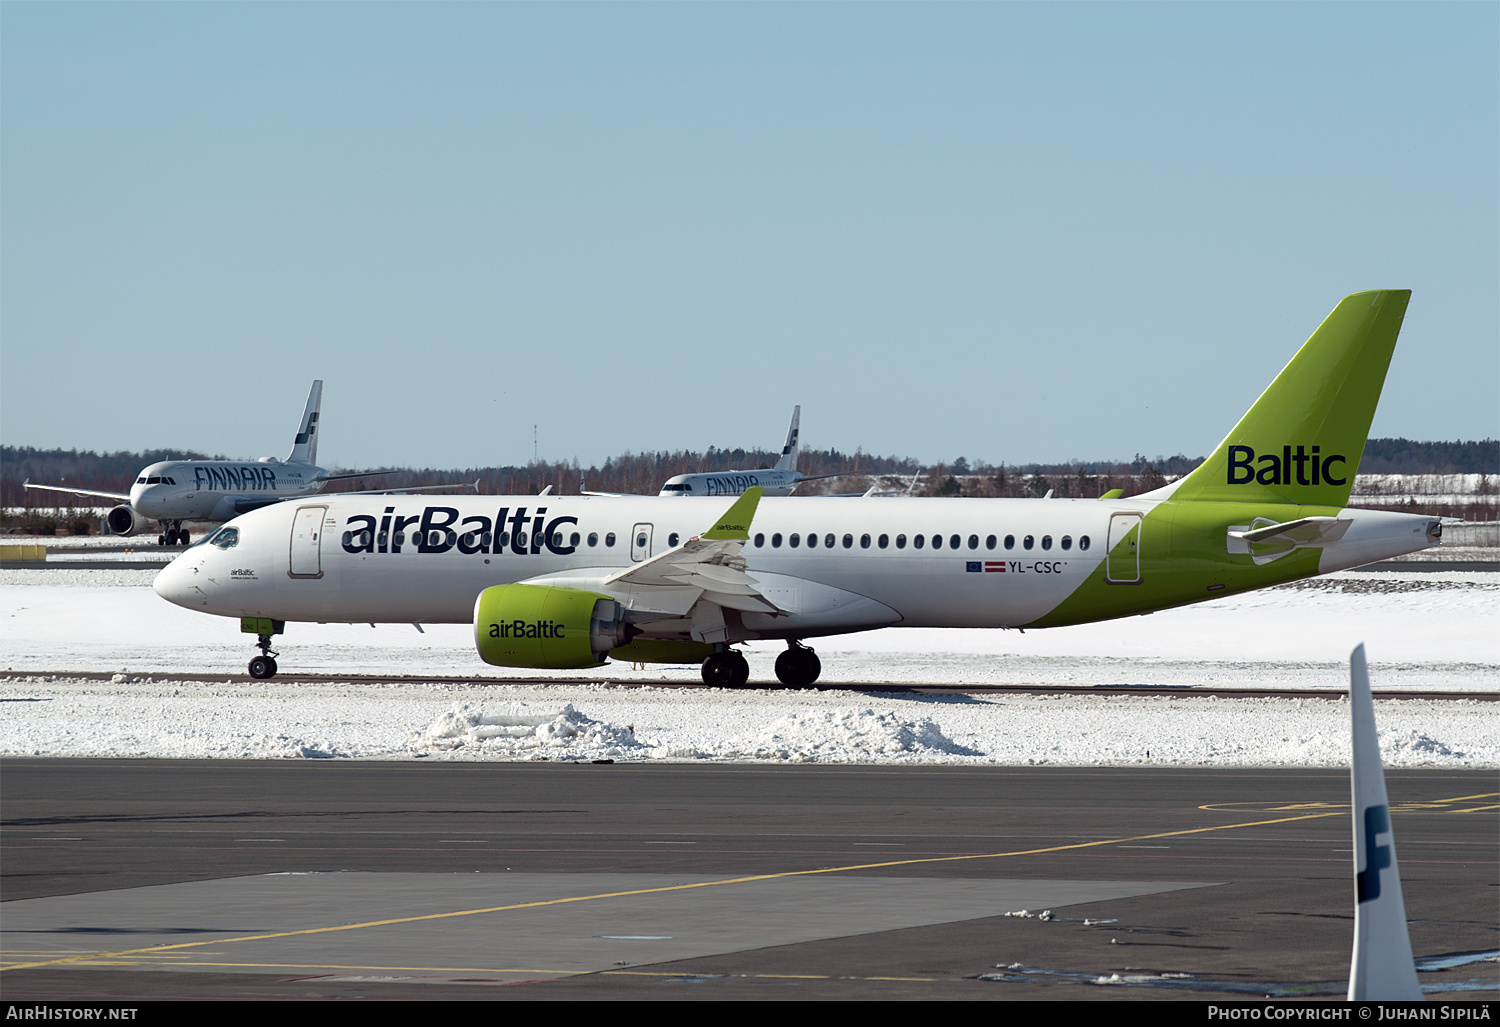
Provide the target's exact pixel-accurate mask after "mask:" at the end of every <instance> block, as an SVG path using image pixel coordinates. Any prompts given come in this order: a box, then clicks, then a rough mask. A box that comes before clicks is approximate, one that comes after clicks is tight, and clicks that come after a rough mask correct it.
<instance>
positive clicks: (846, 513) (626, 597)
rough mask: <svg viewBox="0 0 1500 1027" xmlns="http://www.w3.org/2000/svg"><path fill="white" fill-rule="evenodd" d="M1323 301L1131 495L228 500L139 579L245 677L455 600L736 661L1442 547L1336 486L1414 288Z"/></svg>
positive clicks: (511, 653)
mask: <svg viewBox="0 0 1500 1027" xmlns="http://www.w3.org/2000/svg"><path fill="white" fill-rule="evenodd" d="M1410 295H1411V294H1410V293H1409V292H1407V291H1394V290H1391V291H1378V292H1364V293H1359V294H1357V295H1354V296H1350V297H1348V298H1347V299H1345V300H1344V301H1343V302H1341V303H1340V304H1339V305H1338V307H1337V308H1336V309H1335V310H1334V311H1333V313H1332V314H1330V315H1329V316H1328V318H1327V319H1326V320H1325V321H1324V322H1323V324H1322V325H1321V326H1320V327H1319V328H1318V330H1317V331H1316V332H1314V333H1313V336H1312V338H1310V339H1309V340H1308V341H1307V343H1306V344H1305V345H1303V347H1302V348H1301V350H1299V351H1298V353H1297V354H1296V356H1294V357H1293V358H1292V360H1291V363H1289V364H1287V366H1286V367H1285V369H1283V370H1282V372H1281V374H1279V375H1278V376H1277V378H1276V380H1275V381H1274V382H1272V383H1271V385H1270V387H1269V388H1268V389H1266V391H1265V392H1264V393H1263V394H1262V395H1261V397H1260V399H1258V400H1257V401H1256V403H1255V405H1254V406H1253V407H1251V409H1250V411H1249V412H1248V413H1247V414H1245V416H1244V417H1243V418H1241V419H1240V422H1239V423H1238V424H1237V425H1236V426H1235V427H1234V430H1233V431H1231V432H1230V433H1229V435H1228V437H1227V438H1225V439H1224V441H1223V442H1222V443H1220V445H1219V446H1218V448H1217V449H1215V450H1214V452H1213V453H1212V455H1210V456H1209V458H1208V459H1207V460H1206V461H1205V462H1204V463H1203V464H1202V465H1200V466H1199V467H1198V468H1196V469H1195V470H1194V471H1193V472H1192V473H1191V474H1189V475H1187V476H1186V477H1184V478H1182V479H1180V480H1178V481H1176V482H1173V483H1171V484H1169V485H1167V486H1165V487H1163V488H1160V489H1157V490H1156V491H1154V492H1150V493H1147V494H1145V495H1142V496H1137V497H1134V498H1131V499H1116V498H1112V497H1109V498H1104V499H929V498H924V499H886V500H881V501H879V502H874V501H869V502H866V501H861V500H858V499H854V500H849V499H838V500H835V499H821V498H804V499H796V500H791V499H787V500H779V499H766V500H762V499H761V490H760V489H759V488H752V489H749V490H747V491H746V492H745V494H744V495H743V496H741V497H740V498H739V499H737V500H736V501H735V502H734V503H733V504H732V505H731V506H730V507H729V508H728V509H727V511H725V512H724V513H723V514H721V515H720V516H719V517H718V519H717V520H710V518H708V517H705V516H704V515H703V504H700V503H677V502H669V501H667V500H665V499H661V500H657V499H650V498H632V499H615V498H607V497H595V496H577V497H572V496H546V497H538V496H508V497H486V496H478V497H465V498H455V499H438V498H437V497H432V496H421V497H410V498H401V499H387V500H377V499H371V498H365V497H358V498H345V497H343V496H327V497H322V498H320V499H319V500H318V501H316V502H311V501H310V502H299V503H286V504H283V505H280V506H276V507H270V508H267V509H262V510H256V511H254V512H252V513H249V514H246V515H244V516H243V517H239V518H236V519H235V520H234V521H231V522H230V523H229V524H226V525H225V526H224V527H222V528H220V529H219V530H218V531H217V532H215V533H214V534H213V535H211V536H210V537H208V538H207V539H205V540H204V541H203V542H200V543H199V544H198V545H197V546H196V547H195V548H193V549H190V550H188V551H187V552H185V553H184V554H182V555H181V556H179V557H178V558H177V559H176V560H174V561H173V562H172V563H171V564H170V565H168V566H167V567H166V569H164V570H163V571H162V572H161V574H160V575H159V576H158V577H157V579H156V583H155V587H156V591H157V593H158V594H159V595H161V596H162V597H163V598H165V599H168V600H170V601H171V602H174V603H177V604H179V605H181V606H185V607H188V608H189V609H194V610H201V611H203V612H205V613H212V614H218V615H220V616H230V617H239V618H241V622H240V626H241V630H242V631H245V632H249V633H253V634H256V635H258V636H259V639H258V644H259V646H260V649H261V654H262V655H260V656H257V657H256V658H255V659H254V660H252V661H251V664H250V673H251V674H252V676H254V677H269V676H271V675H272V674H274V673H275V672H276V662H275V660H274V659H273V658H272V657H274V656H275V655H276V654H275V653H272V652H271V648H270V647H271V642H272V638H273V636H274V635H275V634H278V633H280V632H282V631H283V629H284V627H285V622H286V621H342V622H351V623H360V622H382V621H383V622H388V623H392V622H393V623H415V624H418V625H420V624H421V623H423V622H428V623H443V622H446V623H472V624H473V626H474V640H475V645H476V647H477V649H478V650H479V655H480V657H481V658H482V659H484V660H485V661H486V662H488V663H491V664H495V665H498V666H504V667H533V668H584V667H597V666H600V665H602V664H604V663H605V661H606V658H608V657H613V658H615V659H617V660H631V661H644V662H662V663H698V662H700V661H701V663H702V665H703V667H702V669H703V679H704V680H705V681H706V682H709V683H711V684H716V685H724V686H735V685H740V684H743V683H744V682H745V681H746V680H747V679H748V676H749V666H748V664H747V662H746V660H745V657H744V656H743V655H742V654H740V653H739V652H737V651H735V649H734V648H732V647H733V646H734V645H736V644H738V643H742V642H748V641H752V640H759V639H779V640H784V641H785V642H786V643H787V649H786V651H785V652H783V653H781V654H780V656H779V657H778V658H777V660H776V676H777V678H779V679H780V680H781V681H782V682H784V683H786V684H789V685H808V684H811V683H812V682H813V681H815V680H816V679H817V677H818V674H819V672H820V669H821V668H820V664H819V661H818V658H817V656H816V654H814V653H813V651H812V650H811V649H809V648H807V647H806V646H805V645H804V642H805V641H806V640H807V639H811V638H816V637H819V636H825V635H836V634H842V633H845V632H851V631H867V630H870V629H873V628H883V627H889V626H906V627H987V628H994V627H1020V628H1041V627H1052V626H1057V625H1064V624H1079V623H1085V622H1088V621H1096V620H1105V619H1108V618H1112V617H1123V616H1127V615H1130V614H1139V613H1149V612H1151V611H1154V610H1163V609H1167V608H1170V607H1174V606H1183V605H1186V604H1188V603H1195V602H1200V601H1202V600H1206V599H1215V598H1218V597H1220V596H1227V595H1234V594H1235V593H1238V592H1244V591H1248V590H1251V589H1257V588H1264V587H1266V586H1269V585H1276V584H1280V583H1281V582H1285V581H1291V580H1294V579H1297V578H1306V577H1310V576H1312V575H1315V574H1326V573H1328V572H1330V571H1337V570H1342V569H1344V568H1348V567H1356V566H1359V565H1361V564H1366V563H1371V562H1373V561H1376V560H1382V559H1387V558H1389V557H1393V556H1399V555H1401V554H1403V553H1411V552H1416V551H1418V550H1421V549H1426V548H1428V547H1429V546H1434V545H1437V544H1438V543H1439V541H1440V537H1441V522H1440V521H1438V520H1437V519H1436V518H1432V517H1426V516H1419V515H1414V514H1399V513H1388V512H1383V511H1373V510H1359V509H1352V508H1349V507H1348V506H1347V503H1348V500H1349V492H1350V487H1351V483H1352V482H1353V480H1354V472H1355V469H1356V468H1357V467H1358V466H1359V461H1360V457H1361V455H1362V453H1363V451H1364V446H1365V438H1366V435H1367V434H1368V432H1369V428H1370V421H1371V419H1372V418H1373V417H1374V413H1375V404H1376V402H1377V400H1378V399H1379V396H1380V390H1381V387H1382V385H1383V383H1384V381H1385V374H1386V369H1387V367H1388V366H1389V363H1390V358H1391V351H1392V349H1393V348H1394V346H1395V343H1396V336H1397V333H1398V332H1399V331H1400V328H1401V321H1402V317H1403V316H1404V314H1405V311H1406V304H1407V301H1408V300H1409V298H1410Z"/></svg>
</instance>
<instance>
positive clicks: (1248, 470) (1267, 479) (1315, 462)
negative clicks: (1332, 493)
mask: <svg viewBox="0 0 1500 1027" xmlns="http://www.w3.org/2000/svg"><path fill="white" fill-rule="evenodd" d="M1334 464H1338V465H1340V466H1338V467H1337V468H1335V467H1334ZM1257 465H1259V466H1257ZM1347 466H1348V461H1347V460H1346V459H1345V458H1344V457H1343V456H1342V455H1341V454H1338V453H1331V454H1329V455H1328V456H1324V455H1323V454H1322V452H1321V447H1320V446H1314V447H1312V452H1311V453H1309V452H1307V447H1306V446H1297V447H1296V448H1295V450H1294V449H1293V447H1291V446H1282V447H1281V454H1280V455H1279V456H1278V455H1277V454H1275V453H1262V454H1260V455H1258V456H1257V455H1256V452H1255V449H1254V448H1253V447H1251V446H1230V447H1229V472H1228V478H1227V481H1228V484H1230V485H1249V484H1250V483H1251V482H1255V483H1257V484H1260V485H1344V484H1347V483H1348V481H1349V477H1348V471H1347ZM1335 471H1338V472H1342V473H1343V474H1344V477H1342V478H1336V477H1334V472H1335ZM1294 474H1295V478H1294V477H1293V475H1294Z"/></svg>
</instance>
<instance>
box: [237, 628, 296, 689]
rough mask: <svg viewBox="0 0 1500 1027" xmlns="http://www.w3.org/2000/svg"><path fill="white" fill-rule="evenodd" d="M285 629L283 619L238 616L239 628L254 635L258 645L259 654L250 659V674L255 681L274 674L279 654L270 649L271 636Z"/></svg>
mask: <svg viewBox="0 0 1500 1027" xmlns="http://www.w3.org/2000/svg"><path fill="white" fill-rule="evenodd" d="M285 629H286V621H284V620H272V619H271V618H270V617H241V618H240V630H241V631H243V632H245V633H246V634H252V635H254V636H255V644H256V645H257V646H259V647H260V655H259V656H257V657H255V658H254V659H252V660H251V661H250V676H251V677H253V678H255V679H256V680H257V681H264V680H265V679H266V678H269V677H274V676H275V675H276V657H278V656H280V655H281V654H280V653H277V652H272V651H271V638H272V636H273V635H279V634H281V633H282V631H284V630H285Z"/></svg>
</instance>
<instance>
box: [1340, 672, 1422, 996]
mask: <svg viewBox="0 0 1500 1027" xmlns="http://www.w3.org/2000/svg"><path fill="white" fill-rule="evenodd" d="M1349 708H1350V719H1351V721H1352V732H1351V733H1352V735H1353V754H1352V759H1351V761H1350V765H1351V771H1350V779H1351V782H1352V790H1353V800H1354V803H1353V812H1354V955H1353V957H1352V959H1351V960H1350V963H1349V1001H1350V1002H1367V1001H1370V1000H1373V999H1388V1000H1396V1001H1413V1002H1420V1001H1421V1000H1422V988H1421V986H1420V985H1419V984H1418V983H1417V970H1416V966H1415V965H1414V964H1413V962H1412V958H1411V937H1410V936H1409V935H1408V934H1407V931H1406V903H1405V902H1403V901H1402V899H1401V871H1400V869H1399V868H1398V867H1397V866H1396V836H1395V834H1393V833H1392V831H1391V813H1390V804H1389V802H1388V800H1387V799H1386V794H1385V773H1384V771H1382V770H1381V769H1380V743H1379V742H1378V741H1377V740H1376V736H1375V704H1374V702H1373V701H1372V700H1371V698H1370V673H1369V671H1368V670H1367V669H1366V667H1365V647H1364V646H1363V645H1360V646H1357V647H1356V648H1355V650H1354V652H1353V653H1352V654H1351V655H1350V657H1349ZM1381 835H1384V836H1385V844H1384V845H1377V844H1376V838H1377V837H1379V836H1381ZM1361 867H1363V868H1364V869H1360V868H1361Z"/></svg>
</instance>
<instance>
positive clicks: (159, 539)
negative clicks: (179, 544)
mask: <svg viewBox="0 0 1500 1027" xmlns="http://www.w3.org/2000/svg"><path fill="white" fill-rule="evenodd" d="M156 544H157V545H159V546H164V545H166V544H167V536H166V535H158V536H156Z"/></svg>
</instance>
